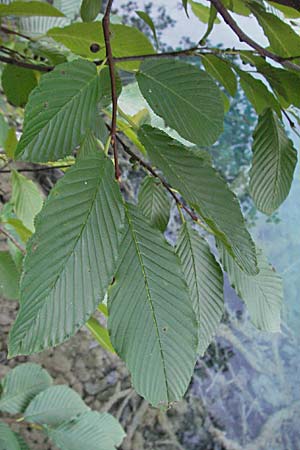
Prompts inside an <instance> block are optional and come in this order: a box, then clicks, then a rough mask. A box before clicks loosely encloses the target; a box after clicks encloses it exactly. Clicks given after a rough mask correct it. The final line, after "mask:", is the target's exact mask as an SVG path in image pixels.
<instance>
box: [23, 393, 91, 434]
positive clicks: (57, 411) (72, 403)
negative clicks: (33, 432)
mask: <svg viewBox="0 0 300 450" xmlns="http://www.w3.org/2000/svg"><path fill="white" fill-rule="evenodd" d="M89 409H90V408H89V407H88V406H87V405H86V404H85V403H84V401H83V400H82V399H81V397H80V396H79V395H78V394H77V392H75V391H73V389H71V388H69V387H68V386H63V385H61V386H51V387H49V388H48V389H46V390H45V391H43V392H41V393H40V394H38V395H37V396H36V397H35V398H34V399H33V400H32V401H31V402H30V403H29V405H28V407H27V408H26V410H25V412H24V419H25V420H26V421H27V422H33V423H38V424H40V425H48V426H49V427H57V426H59V425H60V424H61V423H62V422H65V421H67V420H70V419H72V418H73V417H75V416H77V415H78V414H81V413H83V412H85V411H88V410H89Z"/></svg>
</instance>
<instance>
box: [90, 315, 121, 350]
mask: <svg viewBox="0 0 300 450" xmlns="http://www.w3.org/2000/svg"><path fill="white" fill-rule="evenodd" d="M85 325H86V327H87V328H88V329H89V330H90V332H91V333H92V336H93V338H94V339H96V341H97V342H98V343H99V344H100V345H101V347H103V348H104V349H105V350H108V351H109V352H111V353H116V352H115V349H114V348H113V346H112V343H111V341H110V337H109V334H108V331H107V328H105V327H103V326H102V325H101V324H100V323H99V322H98V320H97V319H95V318H94V317H91V318H90V319H89V320H88V321H87V323H86V324H85Z"/></svg>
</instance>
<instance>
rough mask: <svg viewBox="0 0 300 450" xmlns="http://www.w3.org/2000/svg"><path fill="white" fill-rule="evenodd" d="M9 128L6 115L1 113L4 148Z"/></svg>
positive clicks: (2, 145) (0, 137)
mask: <svg viewBox="0 0 300 450" xmlns="http://www.w3.org/2000/svg"><path fill="white" fill-rule="evenodd" d="M8 130H9V126H8V123H7V122H6V119H5V117H4V115H3V114H2V113H0V146H1V147H2V148H3V147H4V143H5V141H6V139H7V134H8Z"/></svg>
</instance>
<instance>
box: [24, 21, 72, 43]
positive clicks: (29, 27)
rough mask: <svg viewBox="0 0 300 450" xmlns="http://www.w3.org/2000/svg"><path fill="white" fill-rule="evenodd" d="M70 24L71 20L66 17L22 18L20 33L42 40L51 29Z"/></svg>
mask: <svg viewBox="0 0 300 450" xmlns="http://www.w3.org/2000/svg"><path fill="white" fill-rule="evenodd" d="M68 23H69V20H68V19H67V18H66V17H34V16H31V17H30V16H29V17H20V19H19V20H18V31H19V32H20V33H23V34H26V36H29V37H32V38H40V37H41V36H42V35H44V34H46V33H47V31H48V30H50V29H51V28H53V27H63V26H66V25H68ZM30 45H31V44H30Z"/></svg>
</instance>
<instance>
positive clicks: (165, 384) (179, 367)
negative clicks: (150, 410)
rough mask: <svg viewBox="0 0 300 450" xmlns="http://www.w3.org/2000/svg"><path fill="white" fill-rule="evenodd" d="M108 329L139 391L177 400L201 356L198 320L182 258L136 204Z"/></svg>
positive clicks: (154, 400)
mask: <svg viewBox="0 0 300 450" xmlns="http://www.w3.org/2000/svg"><path fill="white" fill-rule="evenodd" d="M108 309H109V318H108V327H109V331H110V336H111V341H112V344H113V347H114V348H115V350H116V352H117V353H118V354H119V355H120V357H121V358H122V359H123V360H124V361H125V363H126V365H127V367H128V369H129V370H130V372H131V376H132V384H133V386H134V388H135V389H136V390H137V392H138V393H139V394H140V395H142V396H143V397H145V398H146V400H148V401H149V402H150V403H151V404H152V405H154V406H157V405H158V404H159V403H170V402H172V401H175V400H179V399H180V398H181V397H182V396H183V394H184V393H185V391H186V389H187V387H188V384H189V382H190V379H191V376H192V373H193V368H194V364H195V359H196V354H197V344H198V340H197V321H196V318H195V314H194V311H193V308H192V304H191V301H190V299H189V294H188V289H187V286H186V283H185V281H184V279H183V275H182V272H181V267H180V262H179V258H178V257H177V256H176V255H175V253H174V252H173V249H172V247H171V246H170V245H169V244H168V243H167V242H166V241H165V240H164V238H163V236H162V234H161V233H160V232H159V231H158V230H155V229H154V228H151V226H150V225H149V222H148V221H147V220H146V219H145V218H144V217H143V216H142V214H141V213H140V212H139V210H138V209H137V208H136V207H134V206H133V205H128V206H127V207H126V226H125V231H124V237H123V241H122V245H121V255H120V260H119V267H118V270H117V273H116V275H115V281H114V283H113V285H112V287H111V288H110V290H109V303H108Z"/></svg>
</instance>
